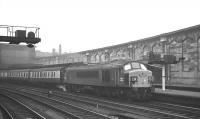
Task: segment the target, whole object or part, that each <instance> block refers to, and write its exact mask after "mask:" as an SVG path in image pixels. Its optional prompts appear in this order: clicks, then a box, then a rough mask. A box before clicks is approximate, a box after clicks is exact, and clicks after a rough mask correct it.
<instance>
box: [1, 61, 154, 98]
mask: <svg viewBox="0 0 200 119" xmlns="http://www.w3.org/2000/svg"><path fill="white" fill-rule="evenodd" d="M0 79H1V81H8V82H12V81H17V82H28V83H31V84H36V83H37V84H41V85H42V84H45V85H51V86H52V85H53V86H62V87H65V88H66V90H68V91H76V92H86V91H87V92H88V91H91V92H93V93H95V94H98V95H106V96H125V97H131V98H132V97H133V98H136V99H146V98H149V97H151V94H152V91H153V87H152V81H153V76H152V72H151V71H150V70H148V69H147V68H146V66H145V65H144V64H142V63H139V62H135V61H127V60H116V61H112V62H109V63H102V64H84V63H80V64H78V65H77V64H68V65H61V64H60V65H53V66H40V67H29V68H23V69H22V68H21V69H4V70H0Z"/></svg>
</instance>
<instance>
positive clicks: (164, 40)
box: [160, 38, 167, 91]
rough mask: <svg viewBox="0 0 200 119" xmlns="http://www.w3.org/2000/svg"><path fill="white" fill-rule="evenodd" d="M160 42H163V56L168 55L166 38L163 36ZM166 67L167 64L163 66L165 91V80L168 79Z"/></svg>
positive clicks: (163, 87)
mask: <svg viewBox="0 0 200 119" xmlns="http://www.w3.org/2000/svg"><path fill="white" fill-rule="evenodd" d="M160 42H161V43H162V48H163V57H164V55H166V51H167V48H166V42H167V40H166V38H161V39H160ZM166 67H167V64H165V63H164V64H163V66H162V90H163V91H164V90H165V81H166Z"/></svg>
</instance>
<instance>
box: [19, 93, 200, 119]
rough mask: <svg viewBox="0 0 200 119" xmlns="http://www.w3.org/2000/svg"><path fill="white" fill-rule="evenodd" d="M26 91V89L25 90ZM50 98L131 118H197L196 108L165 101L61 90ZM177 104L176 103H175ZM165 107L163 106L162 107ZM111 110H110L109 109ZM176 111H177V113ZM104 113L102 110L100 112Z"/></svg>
mask: <svg viewBox="0 0 200 119" xmlns="http://www.w3.org/2000/svg"><path fill="white" fill-rule="evenodd" d="M21 90H22V91H25V90H26V89H21ZM26 91H27V90H26ZM32 91H33V92H32V93H35V92H38V93H40V95H47V93H46V92H47V91H44V92H43V91H41V90H36V89H33V90H32ZM51 98H53V99H56V100H60V101H67V102H70V103H72V104H73V103H75V104H76V105H79V106H80V105H81V106H82V107H83V108H84V107H85V108H89V109H93V110H96V111H101V110H106V111H107V112H108V113H107V115H113V116H118V117H120V116H128V117H133V118H142V117H143V118H165V119H167V118H170V119H171V118H177V119H178V118H181V119H194V118H199V115H198V114H197V113H198V111H199V110H198V109H195V108H194V110H193V113H190V111H187V109H191V108H189V107H187V108H186V107H185V108H184V109H183V107H181V106H180V107H179V108H177V109H176V110H175V109H173V108H176V107H175V105H174V106H173V108H168V107H172V104H171V106H170V104H168V107H167V106H166V105H167V103H166V104H165V105H164V104H162V106H159V105H161V103H158V104H157V106H156V104H151V103H146V104H142V103H141V104H121V103H116V102H112V101H105V100H99V99H96V98H91V97H90V98H89V97H85V96H80V95H74V94H73V95H72V94H69V93H61V92H53V94H52V96H51ZM177 106H178V105H177ZM164 107H165V108H164ZM110 110H112V111H110ZM177 112H178V113H177ZM101 113H104V112H101Z"/></svg>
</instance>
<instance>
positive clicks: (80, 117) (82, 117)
mask: <svg viewBox="0 0 200 119" xmlns="http://www.w3.org/2000/svg"><path fill="white" fill-rule="evenodd" d="M10 91H11V90H6V92H10ZM11 92H12V93H16V94H17V95H16V94H14V95H13V94H12V95H13V96H14V97H15V98H18V99H19V100H24V98H30V99H31V100H34V101H36V102H40V103H41V104H40V105H46V106H48V107H50V108H53V109H54V110H56V111H59V112H60V113H62V114H63V115H67V118H69V119H72V118H73V119H110V118H112V117H109V116H106V115H103V114H100V113H96V112H94V111H90V110H87V109H84V108H81V107H78V106H74V105H72V104H70V103H64V102H62V101H58V100H55V99H49V98H47V97H44V96H38V95H35V94H27V93H23V94H22V93H19V92H15V91H11ZM22 97H23V98H22ZM24 101H25V100H24Z"/></svg>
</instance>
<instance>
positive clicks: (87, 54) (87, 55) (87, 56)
mask: <svg viewBox="0 0 200 119" xmlns="http://www.w3.org/2000/svg"><path fill="white" fill-rule="evenodd" d="M85 55H86V58H87V63H89V55H90V54H89V53H88V52H87V53H86V54H85Z"/></svg>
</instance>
